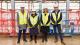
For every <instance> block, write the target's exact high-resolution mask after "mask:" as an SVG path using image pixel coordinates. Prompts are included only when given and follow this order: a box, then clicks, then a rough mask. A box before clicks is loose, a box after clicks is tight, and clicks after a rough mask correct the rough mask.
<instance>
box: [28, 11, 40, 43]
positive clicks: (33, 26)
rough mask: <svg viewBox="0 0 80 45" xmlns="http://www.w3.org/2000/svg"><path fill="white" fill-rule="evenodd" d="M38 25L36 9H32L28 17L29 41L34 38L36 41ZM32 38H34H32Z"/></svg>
mask: <svg viewBox="0 0 80 45" xmlns="http://www.w3.org/2000/svg"><path fill="white" fill-rule="evenodd" d="M38 25H39V17H38V15H37V14H36V11H35V10H33V11H32V14H31V15H30V17H29V26H30V31H29V32H30V41H32V40H34V42H35V43H37V35H38V33H39V32H38ZM33 38H34V39H33Z"/></svg>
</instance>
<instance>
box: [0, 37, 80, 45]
mask: <svg viewBox="0 0 80 45" xmlns="http://www.w3.org/2000/svg"><path fill="white" fill-rule="evenodd" d="M27 40H28V42H23V40H22V39H21V42H20V44H17V37H6V36H0V45H62V44H61V43H60V41H58V42H57V43H54V37H52V36H51V37H49V38H48V42H45V43H42V42H41V39H38V41H37V44H35V43H34V41H32V42H30V41H29V40H30V39H29V38H27ZM64 42H65V43H66V45H80V36H73V37H64Z"/></svg>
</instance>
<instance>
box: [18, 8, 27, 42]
mask: <svg viewBox="0 0 80 45" xmlns="http://www.w3.org/2000/svg"><path fill="white" fill-rule="evenodd" d="M17 24H18V27H19V33H18V41H17V43H20V39H21V34H22V31H23V41H25V42H27V40H26V29H27V12H26V11H25V9H24V7H21V9H20V11H19V12H18V13H17Z"/></svg>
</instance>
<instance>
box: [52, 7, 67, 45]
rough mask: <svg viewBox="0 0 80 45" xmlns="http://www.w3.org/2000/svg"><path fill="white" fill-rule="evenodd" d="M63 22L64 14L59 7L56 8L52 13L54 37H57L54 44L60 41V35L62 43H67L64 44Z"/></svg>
mask: <svg viewBox="0 0 80 45" xmlns="http://www.w3.org/2000/svg"><path fill="white" fill-rule="evenodd" d="M61 20H62V12H60V10H59V9H58V6H54V11H52V13H51V21H52V25H53V29H54V35H55V41H54V42H57V41H58V35H59V37H60V40H61V43H62V44H64V45H65V43H64V42H63V34H62V30H61ZM57 31H58V32H57Z"/></svg>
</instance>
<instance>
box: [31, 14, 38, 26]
mask: <svg viewBox="0 0 80 45" xmlns="http://www.w3.org/2000/svg"><path fill="white" fill-rule="evenodd" d="M37 21H38V15H37V16H35V17H32V16H30V22H31V24H32V25H33V26H34V25H35V24H36V23H37Z"/></svg>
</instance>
